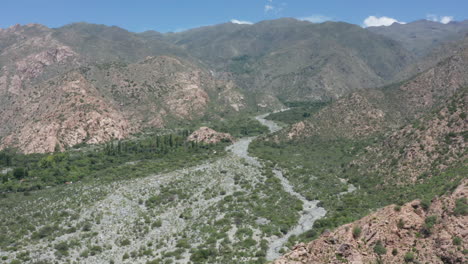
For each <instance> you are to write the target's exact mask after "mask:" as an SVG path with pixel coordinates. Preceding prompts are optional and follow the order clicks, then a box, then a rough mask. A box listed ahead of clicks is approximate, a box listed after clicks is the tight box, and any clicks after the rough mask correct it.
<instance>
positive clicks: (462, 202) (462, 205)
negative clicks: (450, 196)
mask: <svg viewBox="0 0 468 264" xmlns="http://www.w3.org/2000/svg"><path fill="white" fill-rule="evenodd" d="M453 214H454V215H457V216H458V215H468V203H467V199H466V197H463V198H460V199H457V200H456V201H455V209H454V210H453Z"/></svg>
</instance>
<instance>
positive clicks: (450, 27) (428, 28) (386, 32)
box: [368, 20, 468, 56]
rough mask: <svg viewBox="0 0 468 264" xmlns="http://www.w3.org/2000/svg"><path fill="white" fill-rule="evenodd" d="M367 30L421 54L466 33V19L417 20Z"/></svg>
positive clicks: (467, 23) (467, 25) (467, 28)
mask: <svg viewBox="0 0 468 264" xmlns="http://www.w3.org/2000/svg"><path fill="white" fill-rule="evenodd" d="M368 30H369V31H371V32H374V33H377V34H379V35H382V36H386V37H388V38H391V39H393V40H396V41H398V42H399V43H401V44H402V45H403V46H404V47H405V48H406V49H408V50H409V51H412V52H414V53H415V54H416V55H418V56H423V55H426V54H427V53H428V52H430V51H431V49H433V48H435V47H436V46H438V45H442V44H444V43H447V42H451V41H457V40H460V39H462V38H463V36H464V35H465V34H466V33H468V21H467V20H465V21H460V22H458V21H452V22H450V23H448V24H442V23H439V22H434V21H429V20H418V21H414V22H411V23H407V24H399V23H394V24H393V25H391V26H380V27H369V28H368Z"/></svg>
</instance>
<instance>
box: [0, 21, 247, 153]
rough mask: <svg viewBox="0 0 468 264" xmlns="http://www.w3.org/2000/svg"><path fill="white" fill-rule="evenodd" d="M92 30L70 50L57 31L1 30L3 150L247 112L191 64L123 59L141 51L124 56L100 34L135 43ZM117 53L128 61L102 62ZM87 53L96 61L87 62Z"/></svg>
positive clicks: (239, 99)
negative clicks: (91, 34) (208, 115)
mask: <svg viewBox="0 0 468 264" xmlns="http://www.w3.org/2000/svg"><path fill="white" fill-rule="evenodd" d="M83 27H84V28H89V27H90V26H89V25H84V26H83V25H81V24H80V25H79V29H80V30H81V31H83ZM97 28H98V29H99V30H97V32H99V34H98V35H101V37H102V39H103V40H101V39H97V40H96V38H97V37H92V38H91V39H93V40H92V41H93V42H94V44H92V45H91V44H90V43H87V44H83V43H81V44H80V41H79V40H80V39H82V40H83V39H86V38H87V37H86V36H85V35H83V34H78V37H74V38H72V39H76V40H77V41H76V42H74V44H73V45H72V46H69V45H67V44H66V42H67V41H70V39H65V42H63V41H62V40H64V39H63V35H62V34H64V33H63V32H64V29H60V30H59V31H58V32H59V33H57V31H55V30H53V29H49V28H46V27H43V26H40V25H27V26H15V27H12V28H9V29H7V30H2V32H0V40H1V42H2V43H6V44H4V48H3V49H2V51H1V56H0V57H1V58H2V60H1V61H0V67H1V74H0V76H1V77H0V100H1V104H0V113H1V115H0V116H1V117H0V120H1V123H2V124H3V125H2V127H1V128H0V136H1V137H2V143H1V146H2V147H17V148H19V149H20V150H21V151H23V152H25V153H32V152H51V151H54V149H57V148H59V149H64V148H65V147H69V146H73V145H75V144H78V143H82V142H85V143H100V142H105V141H108V140H110V139H113V138H118V139H121V138H125V137H128V136H129V135H130V134H131V133H135V132H137V131H140V130H141V129H143V128H144V127H163V126H167V124H168V123H170V122H171V120H175V121H177V120H179V121H187V120H194V119H197V118H201V117H203V116H204V114H205V113H207V112H208V111H209V109H215V110H213V112H215V113H222V112H226V111H233V112H235V111H239V110H242V109H244V108H245V107H246V104H245V100H244V96H243V94H241V93H240V92H239V91H238V89H237V88H236V85H235V84H234V83H232V82H229V81H223V80H218V79H216V78H214V76H213V75H212V74H211V73H210V72H209V71H208V70H207V69H205V68H203V67H200V66H199V65H196V64H194V63H192V62H190V61H187V60H184V59H181V58H178V57H174V56H172V57H168V56H156V57H146V58H143V59H142V60H140V61H138V62H135V63H131V62H127V61H132V60H133V59H132V58H133V56H134V58H135V59H136V58H138V57H139V56H143V55H146V54H147V53H145V52H143V51H142V54H133V53H128V52H126V50H125V49H124V47H126V44H125V45H124V44H122V43H119V41H118V39H116V38H117V37H114V38H110V37H107V38H106V34H104V33H102V31H108V30H110V31H111V32H114V31H117V32H118V33H119V34H123V35H124V36H123V37H122V41H125V42H127V43H137V44H138V41H136V42H134V41H131V39H127V37H129V35H130V36H131V35H132V34H130V33H128V32H126V31H123V30H119V29H114V28H110V29H109V28H103V27H101V26H97ZM67 30H69V29H67ZM65 31H66V30H65ZM73 32H75V31H73ZM57 34H59V35H60V36H59V37H57ZM74 34H75V33H74ZM111 35H112V36H114V35H113V34H111ZM117 35H118V34H117ZM67 36H68V35H67ZM70 36H74V35H73V34H71V35H70ZM112 39H114V40H115V41H114V42H115V44H114V49H116V50H118V51H115V50H112V48H111V50H110V51H109V53H104V54H101V53H100V52H101V51H103V50H105V47H106V43H107V42H108V41H110V40H112ZM70 42H72V41H70ZM98 44H99V45H98ZM137 44H135V45H137ZM143 46H144V45H142V47H143ZM80 47H84V48H80ZM89 47H91V48H89ZM93 47H94V48H93ZM96 47H98V48H96ZM136 50H137V49H136ZM132 51H135V50H132ZM119 52H120V53H121V54H127V60H126V61H122V60H119V61H117V62H109V61H112V60H114V59H116V58H113V57H107V56H108V54H117V55H118V54H119ZM148 54H151V52H148ZM137 55H138V56H137ZM93 56H97V57H96V58H100V59H102V61H103V62H101V63H97V64H96V63H89V60H90V58H92V57H93ZM99 61H100V60H99ZM106 61H107V62H106ZM229 109H230V110H229Z"/></svg>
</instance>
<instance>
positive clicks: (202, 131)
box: [187, 127, 234, 144]
mask: <svg viewBox="0 0 468 264" xmlns="http://www.w3.org/2000/svg"><path fill="white" fill-rule="evenodd" d="M187 140H188V141H194V142H198V143H200V142H202V143H206V144H215V143H219V142H221V141H228V142H233V141H234V138H233V137H232V136H231V135H230V134H229V133H220V132H216V131H215V130H213V129H211V128H208V127H200V128H199V129H198V130H197V131H195V132H193V133H192V134H191V135H190V136H189V137H188V138H187Z"/></svg>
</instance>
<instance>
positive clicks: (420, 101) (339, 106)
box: [285, 38, 468, 139]
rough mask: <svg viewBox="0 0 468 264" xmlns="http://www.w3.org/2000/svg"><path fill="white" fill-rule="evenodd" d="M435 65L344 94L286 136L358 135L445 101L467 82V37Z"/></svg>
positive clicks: (377, 130) (402, 121)
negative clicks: (379, 85) (389, 82)
mask: <svg viewBox="0 0 468 264" xmlns="http://www.w3.org/2000/svg"><path fill="white" fill-rule="evenodd" d="M450 54H451V56H449V57H448V58H445V59H443V60H442V61H440V62H439V63H438V64H437V65H436V66H435V67H433V68H430V69H428V70H426V71H425V72H423V73H421V74H419V75H416V76H415V77H413V78H411V79H409V80H407V81H404V82H401V83H396V84H392V85H389V86H384V87H382V88H380V89H365V90H360V91H358V92H354V93H352V94H350V95H348V96H345V97H343V98H341V99H339V100H337V101H336V102H334V103H332V104H330V105H329V106H327V107H325V108H324V109H322V110H321V111H319V112H318V113H317V114H316V115H314V116H313V117H311V118H309V119H307V120H305V121H303V122H301V123H298V124H295V125H293V126H292V127H291V129H290V130H289V131H286V132H285V134H287V137H288V138H289V139H294V138H300V137H311V136H317V135H320V136H323V137H328V138H337V137H338V138H339V137H344V138H357V137H362V136H370V135H375V134H377V133H381V132H385V131H387V130H388V129H395V128H398V127H399V126H401V125H404V124H406V123H407V122H408V121H411V120H415V119H418V118H420V117H422V116H423V115H424V114H426V113H427V112H428V111H431V110H433V108H434V107H437V106H439V105H440V104H443V103H446V100H448V99H449V98H450V97H451V96H452V95H454V94H455V93H456V92H457V91H459V90H460V89H461V88H463V87H466V86H467V85H468V74H467V72H468V38H466V39H464V40H463V41H461V42H460V43H459V45H458V46H457V49H456V52H453V53H450Z"/></svg>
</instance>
